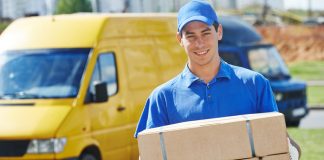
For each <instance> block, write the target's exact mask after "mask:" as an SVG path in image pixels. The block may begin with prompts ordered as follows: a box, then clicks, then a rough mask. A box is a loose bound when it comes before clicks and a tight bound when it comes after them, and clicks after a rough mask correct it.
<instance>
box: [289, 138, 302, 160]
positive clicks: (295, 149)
mask: <svg viewBox="0 0 324 160" xmlns="http://www.w3.org/2000/svg"><path fill="white" fill-rule="evenodd" d="M287 136H288V143H289V144H288V146H289V154H290V159H291V160H299V159H300V157H301V149H300V147H299V145H298V144H297V143H296V142H295V141H294V140H293V139H292V138H290V136H289V134H288V133H287Z"/></svg>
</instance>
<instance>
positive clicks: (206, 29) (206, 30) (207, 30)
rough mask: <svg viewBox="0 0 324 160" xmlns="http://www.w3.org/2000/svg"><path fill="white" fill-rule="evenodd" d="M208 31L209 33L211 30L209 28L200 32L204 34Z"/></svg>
mask: <svg viewBox="0 0 324 160" xmlns="http://www.w3.org/2000/svg"><path fill="white" fill-rule="evenodd" d="M208 31H211V29H210V28H209V27H207V28H206V29H204V30H202V31H201V32H202V33H204V32H208Z"/></svg>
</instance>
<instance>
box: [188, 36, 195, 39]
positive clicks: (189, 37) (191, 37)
mask: <svg viewBox="0 0 324 160" xmlns="http://www.w3.org/2000/svg"><path fill="white" fill-rule="evenodd" d="M187 38H188V39H193V38H195V36H187Z"/></svg>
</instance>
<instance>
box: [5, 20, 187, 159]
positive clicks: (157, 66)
mask: <svg viewBox="0 0 324 160" xmlns="http://www.w3.org/2000/svg"><path fill="white" fill-rule="evenodd" d="M175 28H176V16H175V15H174V14H107V15H103V14H102V15H95V14H75V15H60V16H47V17H31V18H25V19H20V20H17V21H15V22H13V23H12V24H11V25H10V26H9V27H8V28H7V29H6V30H5V31H4V32H3V33H2V35H1V36H0V159H5V160H8V159H34V160H35V159H42V160H44V159H81V160H100V159H108V160H127V159H134V160H135V159H138V149H137V141H136V139H135V138H134V137H133V135H134V132H135V127H136V125H137V121H138V119H139V116H140V114H141V113H142V109H143V106H144V103H145V101H146V98H147V97H148V95H149V94H150V92H151V91H152V90H153V89H154V88H155V87H156V86H157V85H159V84H161V83H163V82H165V81H166V80H168V79H170V78H171V77H173V76H175V75H176V74H178V73H179V71H180V70H182V69H183V66H184V65H185V61H186V55H185V53H184V52H183V49H182V48H181V47H180V46H179V45H178V43H177V41H176V38H175V33H176V30H175ZM156 46H158V47H156Z"/></svg>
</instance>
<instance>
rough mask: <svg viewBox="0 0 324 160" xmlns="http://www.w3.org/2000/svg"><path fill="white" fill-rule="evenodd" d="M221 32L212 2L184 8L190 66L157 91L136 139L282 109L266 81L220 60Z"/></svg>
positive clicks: (198, 0) (181, 16) (196, 0)
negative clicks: (152, 131) (167, 128)
mask: <svg viewBox="0 0 324 160" xmlns="http://www.w3.org/2000/svg"><path fill="white" fill-rule="evenodd" d="M222 32H223V29H222V25H221V24H219V23H218V19H217V15H216V13H215V11H214V10H213V8H212V7H211V6H210V4H208V3H207V2H205V1H203V0H193V1H190V2H189V3H187V4H186V5H184V6H183V7H182V8H181V9H180V10H179V13H178V32H177V39H178V41H179V43H180V45H181V46H182V47H183V48H184V50H185V52H186V54H187V56H188V63H187V65H186V66H185V68H184V70H183V71H182V73H180V74H179V75H178V76H176V77H175V78H173V79H171V80H170V81H168V82H166V83H165V84H162V85H161V86H159V87H157V88H156V89H155V90H154V91H153V92H152V94H151V95H150V97H149V98H148V100H147V102H146V104H145V107H144V110H143V113H142V116H141V118H140V120H139V123H138V126H137V129H136V132H135V137H137V135H138V133H139V132H141V131H143V130H145V129H148V128H154V127H159V126H164V125H169V124H174V123H179V122H184V121H191V120H200V119H207V118H217V117H224V116H234V115H241V114H252V113H261V112H277V111H278V109H277V105H276V102H275V100H274V97H273V95H272V90H271V87H270V84H269V82H268V80H267V79H265V78H264V77H263V76H262V75H261V74H259V73H257V72H254V71H250V70H248V69H244V68H241V67H236V66H232V65H230V64H227V63H226V62H225V61H223V60H222V59H221V58H220V57H219V54H218V41H219V40H221V39H222Z"/></svg>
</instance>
